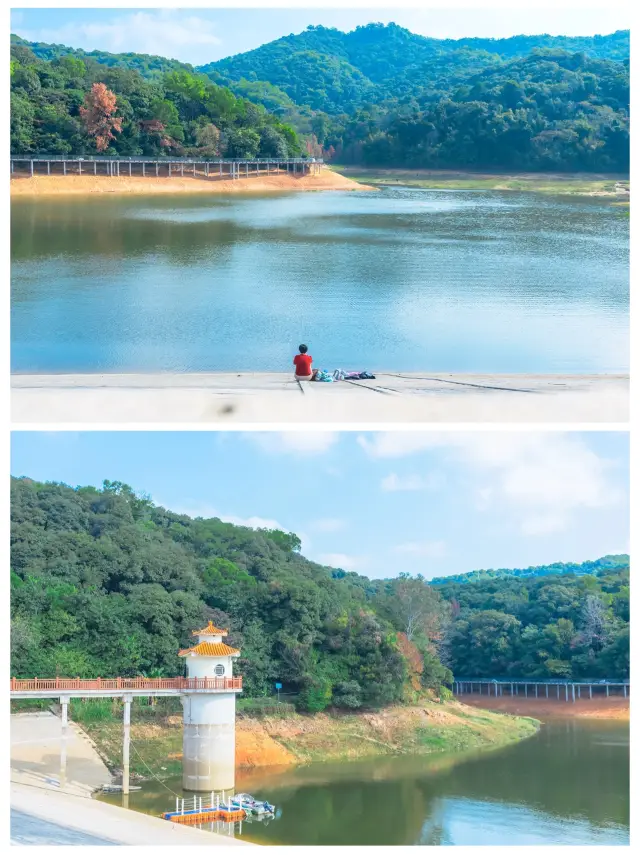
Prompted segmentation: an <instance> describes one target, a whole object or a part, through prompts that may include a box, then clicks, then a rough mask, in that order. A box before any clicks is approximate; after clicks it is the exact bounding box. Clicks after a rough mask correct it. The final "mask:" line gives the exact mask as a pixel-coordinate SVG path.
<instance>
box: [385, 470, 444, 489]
mask: <svg viewBox="0 0 640 855" xmlns="http://www.w3.org/2000/svg"><path fill="white" fill-rule="evenodd" d="M441 484H442V479H441V478H439V477H438V476H437V475H434V474H431V475H428V476H427V477H426V478H425V477H424V476H422V475H418V473H417V472H414V473H412V474H411V475H404V476H403V475H396V473H395V472H392V473H391V474H390V475H387V476H386V478H383V479H382V481H381V482H380V487H381V489H382V490H383V491H384V492H385V493H396V492H402V491H411V490H435V489H437V487H439V486H440V485H441Z"/></svg>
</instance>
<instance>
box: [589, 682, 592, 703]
mask: <svg viewBox="0 0 640 855" xmlns="http://www.w3.org/2000/svg"><path fill="white" fill-rule="evenodd" d="M589 700H590V701H591V700H593V686H591V685H589Z"/></svg>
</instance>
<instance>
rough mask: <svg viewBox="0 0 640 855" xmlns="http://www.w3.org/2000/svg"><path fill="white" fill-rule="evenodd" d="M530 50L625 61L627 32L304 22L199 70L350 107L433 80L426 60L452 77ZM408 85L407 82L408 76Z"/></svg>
mask: <svg viewBox="0 0 640 855" xmlns="http://www.w3.org/2000/svg"><path fill="white" fill-rule="evenodd" d="M537 49H552V50H560V51H565V52H569V53H583V54H585V55H586V56H587V57H593V58H597V59H605V60H617V61H623V60H628V59H629V31H628V30H620V31H618V32H616V33H613V34H611V35H606V36H587V37H568V36H548V35H540V36H513V37H511V38H508V39H474V38H466V39H460V40H454V39H433V38H427V37H425V36H420V35H416V34H415V33H412V32H410V31H409V30H407V29H405V28H403V27H399V26H397V24H388V25H383V24H368V25H367V26H362V27H356V29H355V30H353V31H352V32H349V33H343V32H341V31H340V30H337V29H335V28H331V29H330V28H327V27H314V26H310V27H308V28H307V29H306V30H304V31H303V32H302V33H298V34H296V35H293V34H292V35H289V36H284V37H283V38H280V39H277V40H275V41H273V42H269V43H267V44H265V45H261V46H260V47H259V48H256V49H255V50H251V51H248V52H246V53H241V54H237V55H236V56H231V57H227V58H225V59H221V60H218V61H217V62H212V63H209V64H208V65H203V66H200V69H201V70H202V71H205V72H207V73H217V74H219V75H221V77H222V78H223V79H225V80H230V81H231V80H233V81H239V80H242V79H243V78H244V79H247V80H267V81H269V82H270V83H272V84H274V85H276V86H279V87H280V88H282V89H283V90H284V91H285V92H286V93H287V94H288V95H289V96H290V97H291V98H292V99H293V100H294V101H295V102H296V103H297V104H301V105H302V104H305V105H309V106H311V107H313V108H314V109H317V110H324V111H326V112H328V113H342V112H344V113H352V112H353V110H354V108H355V107H357V106H361V105H362V104H364V103H376V102H379V101H383V100H386V99H387V98H392V99H393V98H397V97H399V96H401V95H406V94H414V95H415V94H418V92H419V91H420V90H421V89H425V88H427V87H428V85H429V84H430V83H432V82H433V79H432V66H433V65H435V66H436V67H438V68H439V69H442V67H445V68H446V72H447V74H448V75H449V77H450V78H451V81H452V83H455V81H456V79H457V77H458V76H459V75H460V74H461V73H462V74H463V75H464V74H465V73H468V72H469V71H473V70H474V69H476V68H477V67H478V65H481V66H483V67H486V66H488V65H490V64H495V63H499V62H503V61H505V60H510V59H515V58H518V57H524V56H528V55H529V54H531V52H532V51H534V50H537ZM408 80H409V81H411V86H407V81H408Z"/></svg>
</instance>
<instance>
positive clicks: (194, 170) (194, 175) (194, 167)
mask: <svg viewBox="0 0 640 855" xmlns="http://www.w3.org/2000/svg"><path fill="white" fill-rule="evenodd" d="M193 177H194V178H195V177H196V165H195V163H194V164H193Z"/></svg>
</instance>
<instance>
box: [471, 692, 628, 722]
mask: <svg viewBox="0 0 640 855" xmlns="http://www.w3.org/2000/svg"><path fill="white" fill-rule="evenodd" d="M460 700H461V701H463V702H464V703H465V704H469V706H473V707H480V708H482V709H485V710H494V711H497V712H506V713H509V714H510V715H528V716H533V717H534V718H539V719H541V720H545V719H554V718H600V719H615V720H618V721H629V698H618V697H615V698H614V697H611V698H593V699H592V700H589V699H581V700H576V702H575V703H572V702H568V703H567V702H566V701H564V700H563V699H562V696H561V699H560V700H559V701H558V700H557V699H551V698H549V700H547V699H546V697H545V698H531V697H530V698H523V697H514V698H509V697H501V698H500V697H498V698H495V697H493V696H488V695H478V694H474V695H463V696H461V698H460Z"/></svg>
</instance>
